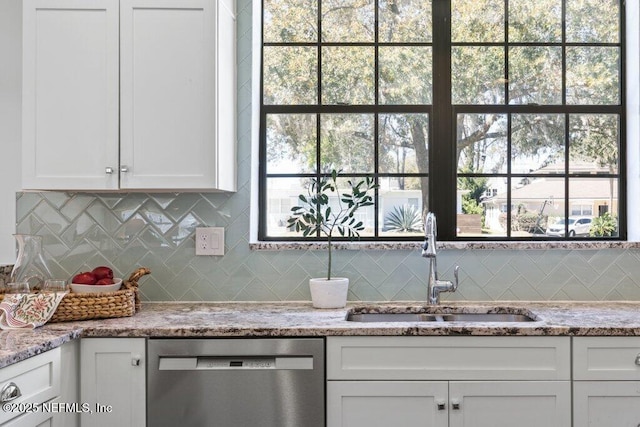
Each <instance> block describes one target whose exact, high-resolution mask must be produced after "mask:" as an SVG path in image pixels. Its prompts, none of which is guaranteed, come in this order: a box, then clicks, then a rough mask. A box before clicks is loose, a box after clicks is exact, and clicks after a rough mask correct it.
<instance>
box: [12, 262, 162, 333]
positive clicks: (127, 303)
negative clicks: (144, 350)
mask: <svg viewBox="0 0 640 427" xmlns="http://www.w3.org/2000/svg"><path fill="white" fill-rule="evenodd" d="M149 273H150V271H149V269H148V268H144V267H141V268H138V269H137V270H136V271H134V272H133V273H132V274H131V276H129V279H127V280H125V281H124V282H123V284H122V287H121V288H120V290H118V291H115V292H99V293H74V292H69V293H68V294H67V295H65V296H64V298H62V300H61V301H60V304H59V305H58V308H57V309H56V311H55V313H53V316H52V317H51V319H49V321H48V322H47V323H51V322H69V321H73V320H91V319H108V318H111V317H129V316H133V315H134V314H135V312H136V311H138V310H140V298H139V297H138V280H139V279H140V278H141V277H142V276H144V275H146V274H149ZM1 297H2V295H0V301H1V300H2V298H1Z"/></svg>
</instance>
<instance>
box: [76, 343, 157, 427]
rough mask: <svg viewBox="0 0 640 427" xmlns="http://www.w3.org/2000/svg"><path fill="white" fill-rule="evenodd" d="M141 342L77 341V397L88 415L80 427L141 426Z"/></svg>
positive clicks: (142, 405)
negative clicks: (78, 384)
mask: <svg viewBox="0 0 640 427" xmlns="http://www.w3.org/2000/svg"><path fill="white" fill-rule="evenodd" d="M144 356H145V340H144V338H83V339H82V340H81V341H80V397H81V401H82V402H83V403H88V404H89V406H90V408H91V410H92V413H83V414H82V415H81V423H80V424H81V425H82V426H83V427H94V426H104V427H112V426H117V427H140V426H144V425H145V407H146V398H145V357H144Z"/></svg>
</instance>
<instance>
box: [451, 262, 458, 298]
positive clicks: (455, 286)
mask: <svg viewBox="0 0 640 427" xmlns="http://www.w3.org/2000/svg"><path fill="white" fill-rule="evenodd" d="M458 271H460V266H459V265H456V267H455V268H454V269H453V277H454V278H455V282H454V283H453V288H451V292H455V291H456V289H458Z"/></svg>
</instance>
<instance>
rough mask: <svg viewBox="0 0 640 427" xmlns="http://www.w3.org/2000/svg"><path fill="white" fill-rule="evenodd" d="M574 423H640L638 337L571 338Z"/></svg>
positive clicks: (593, 426) (624, 426)
mask: <svg viewBox="0 0 640 427" xmlns="http://www.w3.org/2000/svg"><path fill="white" fill-rule="evenodd" d="M573 379H574V382H573V425H574V426H576V427H580V426H589V427H612V426H615V427H637V426H640V337H575V338H573Z"/></svg>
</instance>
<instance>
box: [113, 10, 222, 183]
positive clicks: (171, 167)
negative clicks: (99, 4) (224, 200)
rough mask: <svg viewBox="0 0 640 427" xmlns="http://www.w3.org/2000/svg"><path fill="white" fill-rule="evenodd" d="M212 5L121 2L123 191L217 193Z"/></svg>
mask: <svg viewBox="0 0 640 427" xmlns="http://www.w3.org/2000/svg"><path fill="white" fill-rule="evenodd" d="M218 7H221V6H220V5H219V4H218V2H217V1H210V0H154V1H148V0H122V1H121V4H120V8H121V9H120V25H121V33H120V36H121V45H120V48H121V61H122V67H121V147H120V149H121V152H120V162H121V175H120V180H121V182H120V186H121V187H122V188H130V189H136V188H146V189H150V188H172V189H177V188H190V189H210V188H217V184H218V182H217V173H218V170H217V167H216V165H217V164H219V159H218V158H217V150H216V144H217V143H218V142H219V141H217V138H216V126H217V125H218V123H217V121H216V109H215V99H216V96H217V93H216V90H217V88H216V57H217V52H216V46H217V45H216V43H217V34H216V8H218ZM233 83H234V82H233V81H231V82H227V81H225V82H221V84H223V85H231V86H234V84H233ZM227 108H228V107H227ZM229 143H230V142H229ZM224 167H231V165H228V164H227V165H224Z"/></svg>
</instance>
